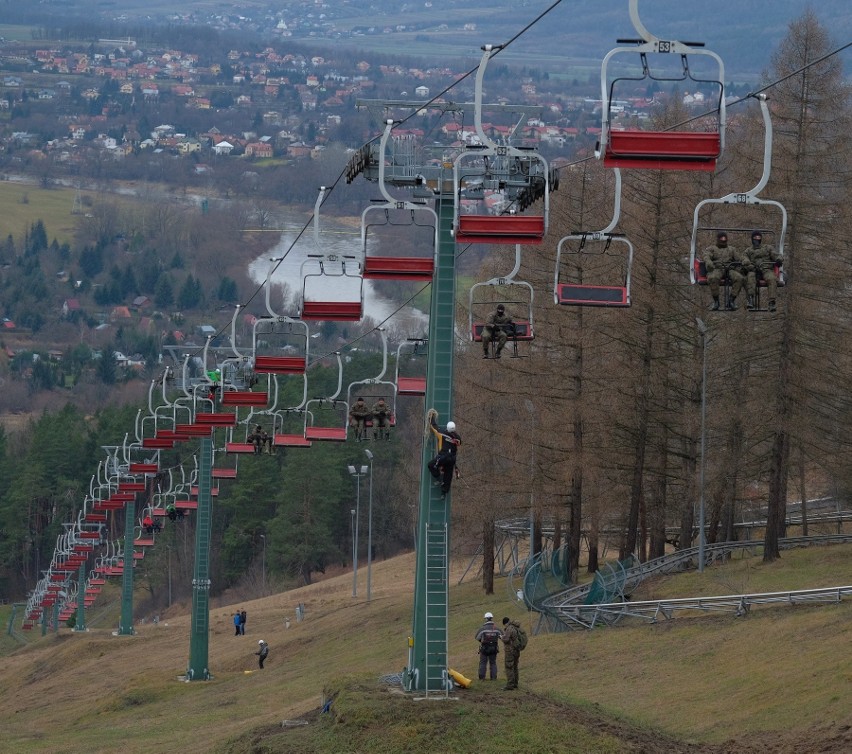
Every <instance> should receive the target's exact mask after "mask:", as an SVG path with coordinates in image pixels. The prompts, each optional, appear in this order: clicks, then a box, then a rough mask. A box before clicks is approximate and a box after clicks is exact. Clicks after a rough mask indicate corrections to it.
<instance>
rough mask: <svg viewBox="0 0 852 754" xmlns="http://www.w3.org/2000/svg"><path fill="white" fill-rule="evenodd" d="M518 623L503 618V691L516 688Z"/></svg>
mask: <svg viewBox="0 0 852 754" xmlns="http://www.w3.org/2000/svg"><path fill="white" fill-rule="evenodd" d="M519 627H520V623H518V622H517V621H515V620H512V619H511V618H503V636H502V637H501V638H502V639H503V662H504V664H505V666H506V685H505V686H504V687H503V690H504V691H514V690H515V689H516V688H518V658H520V656H521V639H520V636H519V634H518V628H519Z"/></svg>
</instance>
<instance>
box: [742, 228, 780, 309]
mask: <svg viewBox="0 0 852 754" xmlns="http://www.w3.org/2000/svg"><path fill="white" fill-rule="evenodd" d="M762 243H763V234H762V233H761V232H760V231H759V230H756V231H754V232H753V233H752V234H751V248H750V249H746V252H745V256H746V262H745V265H744V266H745V269H746V273H747V276H746V290H747V292H748V308H749V309H756V308H757V281H758V280H760V279H761V278H763V280H764V281H765V282H766V287H767V289H768V291H769V311H771V312H774V311H775V298H776V296H777V295H778V280H777V278H776V277H775V265H776V263H779V262H781V257H779V256H778V253H777V252H776V251H775V247H774V246H773V245H772V244H769V245H767V246H762V245H761V244H762Z"/></svg>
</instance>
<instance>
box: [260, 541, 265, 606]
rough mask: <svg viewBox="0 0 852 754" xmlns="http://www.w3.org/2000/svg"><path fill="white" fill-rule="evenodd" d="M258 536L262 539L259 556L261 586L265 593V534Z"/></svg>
mask: <svg viewBox="0 0 852 754" xmlns="http://www.w3.org/2000/svg"><path fill="white" fill-rule="evenodd" d="M260 538H261V539H262V540H263V557H262V558H261V561H260V565H261V570H260V573H261V584H262V586H263V594H264V595H266V535H265V534H261V535H260Z"/></svg>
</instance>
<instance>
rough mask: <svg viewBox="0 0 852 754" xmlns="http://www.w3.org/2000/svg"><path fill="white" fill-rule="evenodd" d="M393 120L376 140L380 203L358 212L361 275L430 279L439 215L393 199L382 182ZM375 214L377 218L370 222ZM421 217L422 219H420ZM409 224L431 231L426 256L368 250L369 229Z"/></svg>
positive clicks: (416, 204) (402, 278) (433, 211)
mask: <svg viewBox="0 0 852 754" xmlns="http://www.w3.org/2000/svg"><path fill="white" fill-rule="evenodd" d="M393 126H394V122H393V121H392V120H388V121H386V123H385V130H384V132H383V133H382V138H381V140H380V142H379V159H378V164H379V178H378V186H379V191H380V192H381V194H382V197H383V198H384V201H382V202H381V203H379V204H375V205H372V206H369V207H367V208H366V209H365V210H364V211H363V212H362V213H361V249H362V250H363V253H364V277H365V278H367V279H374V280H375V279H380V280H413V281H418V280H419V281H429V280H431V279H432V275H433V274H434V271H435V256H436V255H437V250H438V214H437V213H436V212H435V210H434V209H432V208H431V207H429V206H427V205H425V204H421V203H416V202H411V201H403V200H400V199H395V198H394V197H392V196H391V195H390V193H389V192H388V189H387V185H386V184H385V159H386V157H385V156H386V154H387V143H388V139H389V138H390V134H391V130H392V129H393ZM376 214H378V215H379V217H380V221H372V222H371V218H373V217H374V216H375V215H376ZM421 219H423V220H425V221H423V222H421ZM378 226H384V227H391V226H395V227H408V228H427V229H429V230H430V244H429V249H430V254H429V255H428V256H380V255H377V254H371V253H370V250H369V242H368V233H369V230H370V228H375V227H378Z"/></svg>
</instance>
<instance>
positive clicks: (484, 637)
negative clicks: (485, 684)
mask: <svg viewBox="0 0 852 754" xmlns="http://www.w3.org/2000/svg"><path fill="white" fill-rule="evenodd" d="M502 633H503V632H502V631H501V630H500V629H499V628H497V626H495V625H494V616H493V615H492V614H491V613H490V612H488V613H485V623H483V624H482V628H480V629H479V631H477V632H476V640H477V641H478V642H479V680H480V681H484V680H485V671H486V670H490V676H491V680H492V681H496V680H497V655H498V653H499V652H500V637H501V636H502Z"/></svg>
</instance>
